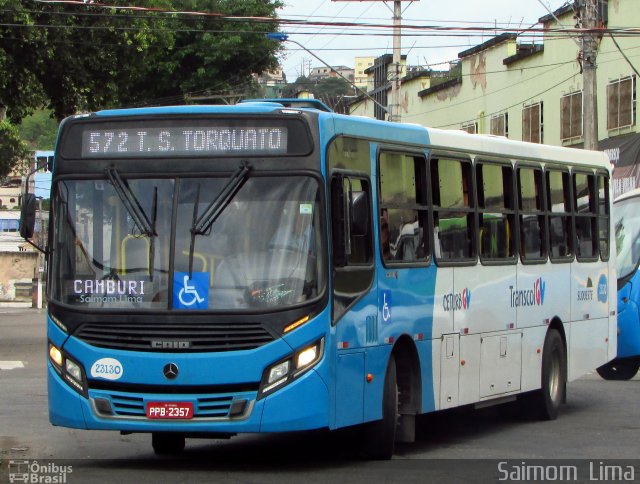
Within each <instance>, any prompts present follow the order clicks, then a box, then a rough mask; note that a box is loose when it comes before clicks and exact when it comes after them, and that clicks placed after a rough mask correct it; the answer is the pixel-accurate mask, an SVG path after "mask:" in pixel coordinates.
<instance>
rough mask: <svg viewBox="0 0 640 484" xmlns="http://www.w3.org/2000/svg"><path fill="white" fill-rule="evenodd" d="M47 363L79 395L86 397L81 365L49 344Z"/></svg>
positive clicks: (85, 385)
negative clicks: (49, 363)
mask: <svg viewBox="0 0 640 484" xmlns="http://www.w3.org/2000/svg"><path fill="white" fill-rule="evenodd" d="M49 361H50V362H51V366H53V369H54V370H55V371H56V372H57V373H58V375H60V377H61V378H62V379H63V380H64V381H65V382H66V383H67V384H68V385H69V386H70V387H71V388H73V389H74V390H75V391H77V392H78V393H79V394H80V395H82V396H84V397H86V396H87V380H86V378H85V376H84V369H83V368H82V365H81V364H80V363H78V362H77V361H75V360H74V359H73V358H71V357H70V356H69V355H67V354H66V353H65V352H64V351H61V350H60V349H59V348H58V347H56V346H55V345H54V344H53V343H51V342H50V343H49Z"/></svg>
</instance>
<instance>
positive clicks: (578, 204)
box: [573, 173, 598, 260]
mask: <svg viewBox="0 0 640 484" xmlns="http://www.w3.org/2000/svg"><path fill="white" fill-rule="evenodd" d="M573 183H574V185H573V187H574V190H573V193H574V207H575V226H576V256H577V257H578V260H582V259H593V258H594V257H596V258H597V257H598V254H597V238H596V233H597V228H596V225H597V212H596V195H595V177H594V176H593V175H588V174H585V173H575V174H574V175H573Z"/></svg>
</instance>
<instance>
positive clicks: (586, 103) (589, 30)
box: [578, 0, 600, 150]
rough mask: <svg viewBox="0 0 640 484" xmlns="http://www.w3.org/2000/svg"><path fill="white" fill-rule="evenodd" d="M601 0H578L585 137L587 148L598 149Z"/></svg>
mask: <svg viewBox="0 0 640 484" xmlns="http://www.w3.org/2000/svg"><path fill="white" fill-rule="evenodd" d="M598 1H599V0H578V6H579V12H580V19H581V24H582V28H583V29H584V33H583V35H582V85H583V91H582V92H583V96H582V103H583V111H582V113H583V125H582V126H583V129H582V131H583V133H582V134H583V137H584V147H585V149H587V150H597V149H598V84H597V77H596V57H597V53H598V39H597V34H596V29H597V28H598V27H599V20H600V19H599V18H598Z"/></svg>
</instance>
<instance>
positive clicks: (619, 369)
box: [596, 359, 640, 380]
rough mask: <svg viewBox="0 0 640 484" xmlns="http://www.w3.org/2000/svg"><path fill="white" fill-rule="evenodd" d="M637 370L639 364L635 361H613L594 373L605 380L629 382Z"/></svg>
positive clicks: (639, 366)
mask: <svg viewBox="0 0 640 484" xmlns="http://www.w3.org/2000/svg"><path fill="white" fill-rule="evenodd" d="M639 368H640V363H638V362H637V361H625V360H618V359H615V360H612V361H610V362H609V363H607V364H604V365H602V366H601V367H600V368H598V369H597V370H596V371H597V372H598V375H600V376H601V377H602V378H604V379H605V380H631V379H632V378H633V377H634V376H636V373H638V369H639Z"/></svg>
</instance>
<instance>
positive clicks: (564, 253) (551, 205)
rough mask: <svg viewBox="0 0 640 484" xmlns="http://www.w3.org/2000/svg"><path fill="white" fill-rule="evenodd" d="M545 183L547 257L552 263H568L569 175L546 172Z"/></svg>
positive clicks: (570, 237) (570, 251)
mask: <svg viewBox="0 0 640 484" xmlns="http://www.w3.org/2000/svg"><path fill="white" fill-rule="evenodd" d="M546 181H547V210H548V220H549V257H550V259H551V261H552V262H568V261H570V260H571V259H572V257H573V229H572V226H571V197H570V193H571V191H570V186H569V173H568V172H565V171H560V170H547V172H546Z"/></svg>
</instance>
